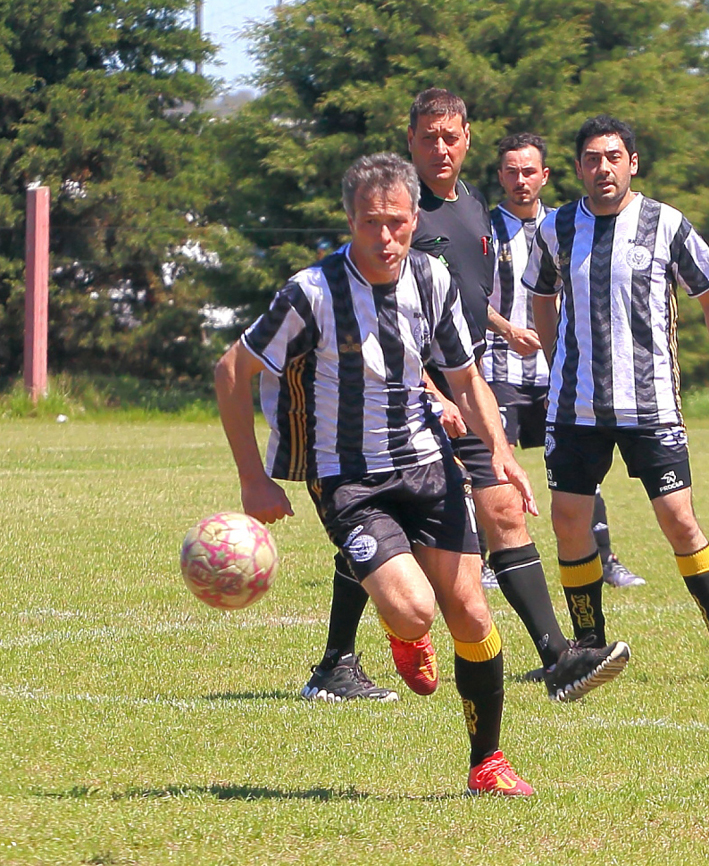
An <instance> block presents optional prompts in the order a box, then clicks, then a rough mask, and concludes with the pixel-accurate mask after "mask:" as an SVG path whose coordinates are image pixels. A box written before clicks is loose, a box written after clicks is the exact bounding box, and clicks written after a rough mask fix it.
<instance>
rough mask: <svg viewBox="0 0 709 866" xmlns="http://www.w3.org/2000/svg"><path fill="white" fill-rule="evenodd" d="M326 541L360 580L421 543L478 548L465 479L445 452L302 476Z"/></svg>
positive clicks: (461, 549) (455, 548) (476, 550)
mask: <svg viewBox="0 0 709 866" xmlns="http://www.w3.org/2000/svg"><path fill="white" fill-rule="evenodd" d="M308 491H309V492H310V496H311V497H312V499H313V502H314V503H315V506H316V508H317V509H318V514H319V515H320V519H321V521H322V523H323V526H324V527H325V529H326V530H327V533H328V535H329V536H330V539H331V540H332V542H333V543H334V544H335V545H336V546H337V547H338V549H339V550H340V552H341V553H342V555H343V556H344V557H345V559H346V560H347V565H348V566H349V568H350V571H351V572H352V574H353V575H354V576H355V577H356V578H357V579H358V580H360V581H362V580H364V579H365V577H368V576H369V575H370V574H371V573H372V572H373V571H375V570H376V569H377V568H379V566H381V565H383V564H384V563H385V562H387V560H389V559H391V558H392V557H393V556H396V555H397V554H399V553H411V545H412V544H414V543H418V544H422V545H424V546H426V547H437V548H440V549H442V550H452V551H455V552H457V553H479V552H480V546H479V544H478V538H477V535H476V527H475V509H474V506H473V499H472V491H471V487H470V479H469V478H468V477H467V474H466V473H465V472H464V471H463V470H462V469H461V468H460V466H459V465H458V464H457V463H456V462H455V460H454V459H453V457H452V456H451V455H450V454H447V455H445V456H444V458H443V459H442V460H437V461H436V462H435V463H429V464H427V465H425V466H414V467H411V468H410V469H395V470H392V471H388V472H373V473H371V474H369V475H365V476H364V477H363V478H359V479H356V480H351V479H346V478H343V477H342V476H340V475H335V476H330V477H327V478H320V479H318V480H317V481H312V482H308Z"/></svg>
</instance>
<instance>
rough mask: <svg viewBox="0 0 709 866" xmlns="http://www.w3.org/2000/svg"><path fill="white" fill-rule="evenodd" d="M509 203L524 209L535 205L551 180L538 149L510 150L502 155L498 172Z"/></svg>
mask: <svg viewBox="0 0 709 866" xmlns="http://www.w3.org/2000/svg"><path fill="white" fill-rule="evenodd" d="M497 177H498V179H499V181H500V185H501V186H502V188H503V189H504V191H505V195H506V196H507V201H510V202H512V204H516V205H519V206H520V207H523V206H524V205H532V204H534V203H535V202H536V201H537V200H538V199H539V196H540V195H541V191H542V187H543V186H545V185H546V182H547V180H549V169H548V168H544V167H543V166H542V155H541V153H540V152H539V151H538V150H537V148H536V147H533V146H532V145H530V146H529V147H521V148H520V149H519V150H508V151H507V153H505V154H503V155H502V159H501V160H500V168H499V169H498V171H497Z"/></svg>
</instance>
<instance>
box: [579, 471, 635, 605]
mask: <svg viewBox="0 0 709 866" xmlns="http://www.w3.org/2000/svg"><path fill="white" fill-rule="evenodd" d="M591 526H592V529H593V537H594V538H595V540H596V546H597V547H598V553H599V555H600V557H601V564H602V566H603V582H604V583H607V584H608V585H609V586H615V587H618V588H624V587H628V586H643V585H644V584H645V581H644V580H643V578H642V577H640V576H639V575H637V574H633V572H632V571H631V570H630V569H629V568H626V566H625V565H623V563H622V562H620V560H619V559H618V557H617V556H616V555H615V553H613V549H612V546H611V533H610V528H609V526H608V513H607V511H606V503H605V502H604V501H603V496H601V486H600V484H599V485H598V486H597V487H596V495H595V496H594V499H593V517H592V518H591Z"/></svg>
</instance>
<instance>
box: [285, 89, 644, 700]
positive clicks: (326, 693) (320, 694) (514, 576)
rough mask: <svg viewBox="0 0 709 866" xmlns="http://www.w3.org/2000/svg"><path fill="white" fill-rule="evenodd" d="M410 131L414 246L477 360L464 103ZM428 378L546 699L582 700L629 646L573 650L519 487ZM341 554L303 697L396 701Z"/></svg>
mask: <svg viewBox="0 0 709 866" xmlns="http://www.w3.org/2000/svg"><path fill="white" fill-rule="evenodd" d="M408 137H409V149H410V151H411V155H412V160H413V163H414V166H415V168H416V171H417V172H418V175H419V179H420V181H421V199H420V201H419V211H418V222H417V227H416V229H415V231H414V236H413V241H412V245H413V246H414V247H415V248H416V249H419V250H421V251H424V252H427V253H430V254H431V255H433V256H435V257H436V258H437V259H439V260H440V261H442V262H443V263H444V264H445V266H446V267H447V268H448V269H449V272H450V274H451V276H452V277H453V280H454V281H455V282H456V284H457V285H458V286H459V289H460V292H461V301H462V306H463V313H464V315H465V317H466V320H467V322H468V326H469V328H470V330H471V333H474V334H475V335H476V336H477V338H478V339H477V342H476V346H475V350H476V358H477V357H479V355H480V354H482V351H483V348H484V339H483V334H484V329H485V325H486V323H487V317H488V305H487V295H488V294H489V292H490V291H491V290H492V271H493V264H494V262H493V254H492V245H491V243H490V241H491V237H490V234H491V231H490V221H489V214H488V210H487V204H486V202H485V199H484V198H483V196H482V195H481V194H480V193H479V192H478V191H477V190H475V189H474V188H472V187H470V186H468V184H466V183H464V182H463V181H461V180H460V177H459V175H460V170H461V167H462V165H463V161H464V159H465V156H466V154H467V151H468V147H469V144H470V129H469V125H468V122H467V116H466V107H465V103H464V102H463V100H462V99H460V97H458V96H456V95H455V94H453V93H450V92H449V91H447V90H442V89H438V88H431V89H429V90H427V91H424V92H423V93H421V94H419V95H418V96H417V97H416V99H415V100H414V103H413V105H412V107H411V113H410V126H409V132H408ZM537 346H538V342H537ZM426 381H427V387H428V388H429V390H430V391H431V393H433V394H435V396H436V399H437V401H438V402H439V403H440V405H441V406H442V407H443V424H444V427H445V429H446V432H447V433H448V435H449V436H450V437H451V439H452V445H453V450H454V452H455V454H456V456H457V457H458V459H459V460H460V461H461V462H462V463H463V464H464V466H465V468H466V469H467V470H468V472H469V473H470V476H471V483H472V488H473V499H474V502H475V507H476V512H477V516H478V521H479V524H482V525H483V526H484V528H485V530H486V534H487V537H488V541H489V543H490V548H491V551H492V553H491V562H492V564H493V566H494V568H495V570H496V571H498V572H500V574H501V575H502V580H501V584H500V586H501V588H502V591H503V593H504V595H505V597H506V599H507V600H508V601H509V603H510V604H511V605H512V607H513V608H514V610H515V611H516V612H517V614H518V615H519V616H520V618H521V619H522V621H523V623H524V624H525V627H526V628H527V631H528V632H529V634H530V637H531V638H532V640H533V642H534V646H535V649H536V650H537V653H538V654H539V656H540V659H541V662H542V665H543V668H544V673H543V676H544V679H545V682H546V685H547V691H548V694H549V697H550V698H552V699H554V700H573V699H575V698H578V697H581V696H582V695H583V694H586V693H587V692H588V691H589V690H590V689H591V688H594V687H595V686H597V685H601V684H602V683H603V682H605V681H606V679H607V678H609V676H608V674H609V666H610V667H612V668H613V670H614V672H615V673H617V672H619V671H620V670H622V668H623V667H624V666H625V663H626V661H627V659H626V657H625V655H624V654H625V651H626V647H625V644H623V643H618V644H613V645H611V646H610V647H609V648H607V649H606V648H604V649H603V650H602V651H598V650H595V649H590V648H588V647H575V646H574V647H569V643H568V641H567V640H566V638H565V637H564V635H563V633H562V631H561V628H560V627H559V623H558V622H557V619H556V616H555V614H554V609H553V606H552V604H551V599H550V597H549V592H548V589H547V584H546V579H545V577H544V571H543V568H542V564H541V560H540V558H539V553H538V552H537V549H536V547H535V546H534V543H533V542H532V540H531V538H530V537H529V533H528V532H527V527H526V523H525V516H524V509H523V503H522V500H521V499H520V497H519V494H518V493H517V491H515V489H514V488H513V486H512V485H510V484H507V483H501V481H500V478H499V476H497V475H496V473H495V471H494V469H493V466H492V462H491V454H490V451H489V449H488V448H487V446H486V444H485V443H484V442H483V441H482V440H481V439H480V437H478V436H477V435H475V433H474V432H473V431H471V430H469V429H468V426H467V425H466V423H465V420H464V418H463V417H462V414H461V412H460V410H459V408H458V407H457V406H456V404H455V400H454V397H453V394H452V392H451V389H450V387H449V385H448V383H447V381H446V377H445V375H444V374H443V373H442V372H441V371H439V370H437V369H436V368H435V364H431V363H429V364H427V367H426ZM284 404H285V405H288V401H287V400H284ZM335 561H336V572H335V577H334V582H333V600H332V607H331V613H330V625H329V631H328V638H327V648H326V650H325V655H324V657H323V660H322V661H321V662H320V664H319V665H317V666H315V667H314V668H313V669H312V676H311V678H310V680H309V681H308V683H307V684H306V685H305V687H304V688H303V690H302V692H301V694H302V695H303V697H305V698H307V699H309V700H316V699H319V700H337V699H338V698H341V699H348V698H351V697H352V698H359V697H365V698H373V699H377V700H391V699H392V698H391V693H390V692H388V691H386V690H384V689H382V688H380V687H378V686H376V685H374V684H373V683H372V682H371V681H370V680H369V679H368V678H367V677H365V676H364V675H363V673H362V672H361V668H359V667H357V666H358V664H359V662H358V661H357V656H356V655H355V653H354V641H355V635H356V632H357V626H358V623H359V619H360V617H361V615H362V612H363V610H364V606H365V604H366V601H367V599H366V595H365V594H364V593H362V591H361V588H360V587H359V585H358V584H355V583H354V582H353V580H352V578H351V575H349V569H348V568H347V565H346V563H345V562H344V560H343V559H342V557H341V556H337V557H336V560H335ZM424 637H425V639H424V640H422V642H421V644H420V646H419V647H418V651H419V653H420V658H421V669H422V670H425V669H426V666H427V662H426V660H427V659H429V658H433V657H435V654H434V650H433V647H432V646H431V643H430V640H429V638H428V635H425V636H424ZM399 672H400V673H401V669H400V668H399ZM536 676H537V672H536V671H535V672H534V678H536ZM404 679H405V681H406V682H407V684H408V685H409V686H410V687H411V688H414V690H416V691H418V692H419V693H421V689H422V688H425V690H426V692H427V693H431V692H433V691H434V690H435V688H436V685H437V679H436V680H426V681H424V682H423V683H419V684H414V685H412V680H411V678H410V677H408V678H407V677H404Z"/></svg>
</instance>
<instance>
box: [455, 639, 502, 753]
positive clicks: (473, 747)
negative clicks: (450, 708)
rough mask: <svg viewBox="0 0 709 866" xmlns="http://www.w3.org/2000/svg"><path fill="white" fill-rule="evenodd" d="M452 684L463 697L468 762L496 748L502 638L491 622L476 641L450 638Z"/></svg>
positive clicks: (500, 713) (500, 689)
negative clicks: (452, 665)
mask: <svg viewBox="0 0 709 866" xmlns="http://www.w3.org/2000/svg"><path fill="white" fill-rule="evenodd" d="M453 643H454V645H455V684H456V687H457V689H458V693H459V694H460V696H461V698H462V699H463V713H464V714H465V724H466V726H467V729H468V736H469V737H470V766H471V767H473V766H476V765H477V764H479V763H480V762H481V761H482V760H484V759H485V758H487V757H489V756H490V755H492V754H493V753H494V752H496V751H497V750H498V748H499V746H500V723H501V721H502V702H503V699H504V694H505V689H504V682H503V670H502V641H501V640H500V634H499V632H498V631H497V628H496V627H495V625H494V624H493V626H492V631H491V632H490V634H489V635H488V636H487V637H486V638H485V639H484V640H482V641H480V642H479V643H463V642H462V641H458V640H455V639H454V641H453Z"/></svg>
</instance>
